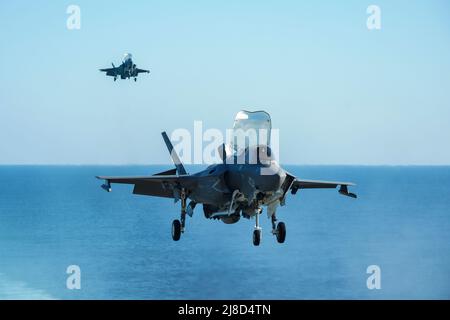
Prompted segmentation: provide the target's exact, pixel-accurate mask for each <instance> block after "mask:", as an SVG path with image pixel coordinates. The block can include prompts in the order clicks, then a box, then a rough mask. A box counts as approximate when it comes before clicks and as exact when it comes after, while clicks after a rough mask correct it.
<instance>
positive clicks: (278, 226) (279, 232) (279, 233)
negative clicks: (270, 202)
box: [272, 213, 286, 243]
mask: <svg viewBox="0 0 450 320" xmlns="http://www.w3.org/2000/svg"><path fill="white" fill-rule="evenodd" d="M276 222H277V217H276V216H275V213H274V214H273V215H272V234H274V235H275V236H276V237H277V241H278V243H283V242H284V240H285V239H286V225H285V224H284V222H278V223H276Z"/></svg>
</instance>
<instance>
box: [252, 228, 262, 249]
mask: <svg viewBox="0 0 450 320" xmlns="http://www.w3.org/2000/svg"><path fill="white" fill-rule="evenodd" d="M260 243H261V230H255V231H253V244H254V245H255V246H259V244H260Z"/></svg>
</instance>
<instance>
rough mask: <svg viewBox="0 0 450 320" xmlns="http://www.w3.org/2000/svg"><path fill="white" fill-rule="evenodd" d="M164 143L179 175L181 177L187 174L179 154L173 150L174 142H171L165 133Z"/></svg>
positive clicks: (163, 135) (163, 134)
mask: <svg viewBox="0 0 450 320" xmlns="http://www.w3.org/2000/svg"><path fill="white" fill-rule="evenodd" d="M161 135H162V137H163V139H164V142H165V143H166V146H167V149H168V150H169V153H170V156H171V158H172V161H173V164H174V165H175V168H177V173H178V174H179V175H184V174H187V172H186V170H185V169H184V166H183V163H181V160H180V158H179V157H178V154H177V152H176V151H175V149H174V148H173V145H172V142H170V139H169V137H168V136H167V133H166V132H165V131H164V132H162V133H161Z"/></svg>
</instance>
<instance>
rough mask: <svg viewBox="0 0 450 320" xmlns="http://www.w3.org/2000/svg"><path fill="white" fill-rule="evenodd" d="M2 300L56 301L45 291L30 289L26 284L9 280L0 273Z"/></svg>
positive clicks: (0, 294)
mask: <svg viewBox="0 0 450 320" xmlns="http://www.w3.org/2000/svg"><path fill="white" fill-rule="evenodd" d="M0 300H56V298H55V297H53V296H51V295H50V294H48V293H46V292H45V291H44V290H40V289H34V288H30V287H29V286H28V285H27V284H26V283H25V282H21V281H13V280H9V279H8V278H7V277H6V276H5V275H4V274H2V273H0Z"/></svg>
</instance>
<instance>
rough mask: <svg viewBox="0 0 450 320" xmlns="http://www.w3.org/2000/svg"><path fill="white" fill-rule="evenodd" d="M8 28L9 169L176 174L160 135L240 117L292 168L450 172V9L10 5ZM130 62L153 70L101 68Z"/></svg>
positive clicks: (5, 148) (349, 4)
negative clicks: (142, 169) (256, 113)
mask: <svg viewBox="0 0 450 320" xmlns="http://www.w3.org/2000/svg"><path fill="white" fill-rule="evenodd" d="M70 4H77V5H79V6H80V8H81V29H80V30H68V29H67V28H66V20H67V18H68V15H67V14H66V9H67V6H68V5H70ZM370 4H376V5H378V6H379V7H380V8H381V30H368V29H367V27H366V20H367V17H368V14H367V13H366V9H367V7H368V6H369V5H370ZM0 21H1V24H0V26H1V27H0V39H1V40H2V45H1V59H0V70H1V72H0V87H1V90H0V164H24V163H27V164H28V163H29V164H131V163H133V164H158V163H168V162H169V161H170V159H169V157H168V154H167V151H166V149H165V146H164V144H163V141H162V139H161V136H160V132H161V131H162V130H167V131H168V132H170V131H172V130H174V129H176V128H187V129H190V130H192V129H193V122H194V121H195V120H202V121H203V123H204V126H205V128H219V129H225V128H228V127H230V126H232V121H233V118H234V115H235V114H236V113H237V112H238V111H239V110H240V109H243V108H245V109H249V110H253V109H265V110H266V111H268V112H269V113H270V114H271V115H272V122H273V127H274V128H279V129H280V148H281V150H280V151H281V156H280V159H281V162H283V163H289V164H450V41H449V40H450V3H449V2H448V1H445V0H443V1H438V0H433V1H308V2H306V1H304V2H303V1H242V0H239V1H238V0H232V1H230V0H228V1H158V2H157V1H76V0H74V1H71V2H67V1H50V0H48V1H1V2H0ZM125 52H131V53H133V57H134V61H135V63H136V64H137V65H138V67H141V68H149V69H150V70H151V72H152V73H151V74H150V75H147V74H143V75H141V76H140V77H139V78H138V81H137V82H136V83H135V82H134V81H129V80H127V81H121V80H118V81H117V82H113V80H112V78H110V77H106V76H105V75H104V74H102V73H100V72H99V71H98V69H99V68H106V67H109V66H110V65H111V62H114V63H115V64H116V65H117V64H119V62H120V60H121V58H122V55H123V54H124V53H125Z"/></svg>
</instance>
